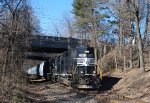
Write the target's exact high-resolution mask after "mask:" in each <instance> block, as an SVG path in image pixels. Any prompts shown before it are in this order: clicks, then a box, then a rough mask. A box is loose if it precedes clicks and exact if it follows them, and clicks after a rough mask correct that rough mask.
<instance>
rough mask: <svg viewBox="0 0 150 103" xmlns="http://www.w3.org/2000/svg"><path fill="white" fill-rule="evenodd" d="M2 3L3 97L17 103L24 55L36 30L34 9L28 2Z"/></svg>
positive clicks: (0, 20)
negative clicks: (33, 21) (33, 19)
mask: <svg viewBox="0 0 150 103" xmlns="http://www.w3.org/2000/svg"><path fill="white" fill-rule="evenodd" d="M0 3H1V5H2V6H1V7H0V10H1V12H0V15H1V16H0V18H1V19H0V30H1V32H0V35H1V36H2V40H3V41H2V42H3V45H2V46H1V48H0V49H3V50H4V51H5V52H4V53H5V56H4V58H3V59H4V60H3V68H2V71H3V72H2V73H3V75H2V77H3V79H2V84H3V87H2V96H3V102H8V101H12V102H15V101H16V100H15V98H17V93H18V89H17V88H19V87H17V86H19V83H21V81H22V79H19V78H21V77H22V75H21V74H22V64H23V55H24V52H25V51H26V49H27V47H28V46H29V39H30V37H31V34H32V32H33V30H34V27H33V24H32V18H31V14H32V12H31V11H32V9H31V7H30V6H29V5H28V1H27V0H3V1H0ZM16 84H18V85H16ZM14 97H15V98H14Z"/></svg>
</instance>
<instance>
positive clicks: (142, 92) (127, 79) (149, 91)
mask: <svg viewBox="0 0 150 103" xmlns="http://www.w3.org/2000/svg"><path fill="white" fill-rule="evenodd" d="M110 75H111V76H113V77H121V78H122V79H121V80H120V81H119V82H118V83H117V84H116V85H114V86H113V88H112V90H111V91H113V92H114V93H116V94H117V95H119V96H122V97H125V98H128V99H132V100H140V101H143V102H146V103H150V71H147V72H144V73H141V72H140V70H139V69H138V68H134V69H132V70H128V71H125V72H121V71H114V72H112V73H111V74H110Z"/></svg>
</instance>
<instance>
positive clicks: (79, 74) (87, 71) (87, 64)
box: [75, 47, 99, 89]
mask: <svg viewBox="0 0 150 103" xmlns="http://www.w3.org/2000/svg"><path fill="white" fill-rule="evenodd" d="M75 59H76V78H75V84H76V88H79V89H94V88H98V83H99V80H98V78H97V77H96V75H97V66H96V65H95V64H94V49H93V48H89V47H87V48H80V49H77V58H75Z"/></svg>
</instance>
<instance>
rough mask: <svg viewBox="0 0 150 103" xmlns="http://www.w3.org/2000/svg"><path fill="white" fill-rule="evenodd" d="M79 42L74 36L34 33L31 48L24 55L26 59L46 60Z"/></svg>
mask: <svg viewBox="0 0 150 103" xmlns="http://www.w3.org/2000/svg"><path fill="white" fill-rule="evenodd" d="M79 44H80V40H78V39H75V38H64V37H53V36H41V35H34V36H33V37H32V39H31V49H30V50H29V51H28V52H26V53H25V56H26V58H27V59H37V60H47V59H50V58H53V57H55V56H56V55H58V54H60V53H63V52H65V51H67V50H68V49H71V48H75V47H76V46H77V45H79Z"/></svg>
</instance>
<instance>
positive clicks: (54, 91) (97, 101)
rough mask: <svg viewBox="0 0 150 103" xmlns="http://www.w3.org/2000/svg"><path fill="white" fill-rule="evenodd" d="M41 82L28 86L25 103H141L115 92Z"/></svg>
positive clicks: (31, 83) (36, 81)
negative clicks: (80, 88)
mask: <svg viewBox="0 0 150 103" xmlns="http://www.w3.org/2000/svg"><path fill="white" fill-rule="evenodd" d="M42 80H43V79H41V80H35V81H31V82H30V83H29V84H28V90H29V92H27V95H28V97H27V99H26V101H25V102H26V103H30V102H32V103H143V102H138V101H136V102H135V100H134V101H133V100H130V99H128V98H124V97H121V96H117V95H114V94H115V93H113V92H115V91H105V92H104V91H103V92H102V91H98V90H96V91H93V90H78V89H73V88H72V87H67V86H65V85H63V84H59V83H53V82H45V80H43V81H42Z"/></svg>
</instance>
